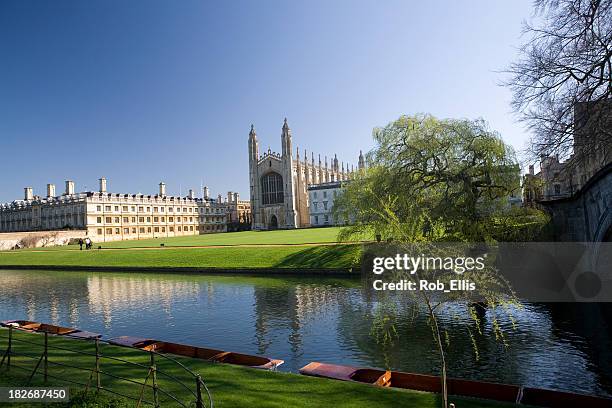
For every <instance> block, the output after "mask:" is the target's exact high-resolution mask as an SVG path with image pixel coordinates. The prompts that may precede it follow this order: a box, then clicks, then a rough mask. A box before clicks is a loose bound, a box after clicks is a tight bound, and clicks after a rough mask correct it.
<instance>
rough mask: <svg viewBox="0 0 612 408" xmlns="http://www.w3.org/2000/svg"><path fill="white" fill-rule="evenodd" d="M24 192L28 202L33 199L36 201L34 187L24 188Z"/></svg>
mask: <svg viewBox="0 0 612 408" xmlns="http://www.w3.org/2000/svg"><path fill="white" fill-rule="evenodd" d="M23 192H24V194H23V195H24V199H25V200H26V201H31V200H32V199H34V193H33V190H32V187H26V188H24V189H23Z"/></svg>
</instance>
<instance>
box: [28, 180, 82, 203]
mask: <svg viewBox="0 0 612 408" xmlns="http://www.w3.org/2000/svg"><path fill="white" fill-rule="evenodd" d="M23 190H24V199H25V200H26V201H30V200H33V199H34V190H33V189H32V187H26V188H24V189H23ZM64 194H65V195H72V194H74V181H72V180H66V191H65V192H64ZM47 197H48V198H51V197H55V184H47Z"/></svg>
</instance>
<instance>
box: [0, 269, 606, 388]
mask: <svg viewBox="0 0 612 408" xmlns="http://www.w3.org/2000/svg"><path fill="white" fill-rule="evenodd" d="M379 300H380V299H379V298H378V295H376V294H374V293H372V292H371V291H370V290H367V289H366V288H365V287H364V285H363V284H362V283H361V281H359V280H355V279H334V278H321V277H304V278H297V277H270V278H266V277H246V276H217V275H212V276H207V275H179V274H176V275H175V274H172V275H170V274H135V273H124V274H121V273H93V272H91V273H90V272H43V271H6V270H4V271H0V319H1V320H6V319H28V320H36V321H43V322H49V323H53V324H60V325H65V326H72V327H78V328H81V329H84V330H89V331H95V332H99V333H103V334H104V335H105V336H106V337H107V338H108V337H112V336H120V335H132V336H141V337H152V338H158V339H163V340H169V341H176V342H183V343H188V344H194V345H199V346H207V347H211V348H220V349H225V350H232V351H239V352H244V353H250V354H258V355H263V356H267V357H272V358H279V359H284V360H285V364H284V365H283V366H282V367H281V369H282V370H284V371H292V372H297V371H298V369H299V368H300V367H302V366H304V365H306V364H307V363H309V362H311V361H321V362H330V363H339V364H348V365H356V366H369V367H380V368H391V369H395V370H402V371H409V372H418V373H428V374H430V373H432V374H435V373H437V370H438V355H437V354H436V349H435V347H434V344H433V342H432V339H431V329H430V328H429V325H428V324H427V318H426V314H424V313H421V312H419V311H418V310H417V312H415V311H414V308H413V307H409V306H407V305H405V303H406V302H401V301H400V302H394V303H393V304H394V305H395V308H394V309H393V310H392V313H391V316H392V318H393V320H394V321H395V326H394V327H395V328H396V330H397V334H398V335H397V336H394V337H393V338H392V340H393V341H392V342H391V343H389V344H385V345H383V344H381V343H380V342H377V340H376V338H375V336H374V335H373V331H372V327H373V325H372V322H373V320H374V316H375V314H376V310H378V308H379V307H380V304H381V303H380V302H379ZM611 309H612V306H610V305H597V304H571V305H570V304H526V305H524V308H523V309H522V310H514V311H513V313H512V314H513V316H514V318H515V320H516V322H515V325H512V324H511V321H510V319H503V318H502V319H500V323H501V327H502V329H503V331H504V332H505V333H506V338H505V342H502V341H497V340H495V338H494V335H493V329H492V321H493V319H492V313H493V312H492V311H491V310H489V311H487V312H486V314H485V315H484V316H483V323H482V325H481V331H482V335H478V334H477V335H475V343H476V347H474V346H473V344H472V342H471V340H470V337H469V336H468V335H467V332H466V330H465V327H466V321H467V318H466V317H465V310H462V309H461V308H459V307H453V306H451V307H450V308H448V309H447V310H446V311H444V312H442V313H441V316H440V320H441V323H442V326H443V327H444V328H445V331H446V332H447V333H448V350H449V351H448V354H449V375H450V376H453V377H460V378H470V379H478V380H488V381H496V382H504V383H513V384H522V385H528V386H535V387H541V388H551V389H561V390H568V391H574V392H582V393H587V394H597V395H607V396H610V395H612V318H611V316H612V313H611V312H610V310H611ZM472 329H475V328H474V327H472ZM473 332H475V331H474V330H473ZM476 351H477V352H476Z"/></svg>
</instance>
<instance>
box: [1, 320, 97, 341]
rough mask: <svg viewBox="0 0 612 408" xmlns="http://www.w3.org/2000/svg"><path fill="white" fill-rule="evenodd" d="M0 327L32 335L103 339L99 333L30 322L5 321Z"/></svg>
mask: <svg viewBox="0 0 612 408" xmlns="http://www.w3.org/2000/svg"><path fill="white" fill-rule="evenodd" d="M0 325H2V326H4V327H12V328H14V329H17V330H22V331H27V332H31V333H49V334H55V335H58V336H67V337H74V338H79V339H95V338H99V337H101V335H100V334H98V333H92V332H88V331H83V330H79V329H75V328H73V327H62V326H56V325H54V324H47V323H40V322H32V321H29V320H5V321H2V322H0Z"/></svg>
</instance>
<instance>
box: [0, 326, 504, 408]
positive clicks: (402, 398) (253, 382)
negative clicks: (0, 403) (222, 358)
mask: <svg viewBox="0 0 612 408" xmlns="http://www.w3.org/2000/svg"><path fill="white" fill-rule="evenodd" d="M7 332H8V331H7V330H6V329H0V336H1V337H0V354H1V353H3V352H4V350H5V349H6V347H7V340H6V336H7ZM15 338H16V339H20V340H26V341H28V342H29V343H20V342H15V343H14V347H15V352H16V353H18V354H27V355H30V356H32V357H38V356H40V353H41V350H42V342H43V336H41V335H35V334H28V333H22V332H15ZM49 344H50V345H52V346H56V347H61V348H62V349H63V350H54V349H51V350H50V352H49V362H50V364H49V367H50V368H49V374H50V375H53V377H58V378H51V379H50V380H49V384H48V385H55V386H60V385H66V383H65V381H66V380H68V381H79V382H82V381H87V375H84V374H83V371H79V370H77V369H74V368H70V367H66V366H58V365H56V364H57V363H60V364H70V365H74V366H78V367H83V368H91V367H93V365H94V360H93V357H90V356H80V357H78V358H75V354H74V353H72V352H71V351H70V350H79V351H85V352H93V350H94V348H93V344H91V343H88V342H83V341H76V340H69V339H65V338H61V337H53V336H50V337H49ZM101 350H102V353H103V355H105V356H107V357H112V358H120V359H124V360H127V361H130V362H133V363H137V364H141V365H142V366H143V367H145V368H146V367H147V366H148V365H149V356H148V355H147V354H146V353H143V352H140V351H137V350H133V349H129V348H123V347H115V346H108V345H103V346H102V348H101ZM273 357H279V356H273ZM176 359H177V360H178V361H180V362H182V363H183V364H184V365H185V366H187V367H188V368H190V369H191V370H193V372H195V373H197V374H200V375H201V376H202V378H204V379H205V381H206V384H207V385H208V387H209V389H210V391H211V393H212V395H213V398H214V402H215V406H218V407H224V408H232V407H237V408H242V407H278V408H281V407H283V408H284V407H295V408H301V407H332V406H333V407H341V408H361V407H377V408H385V407H397V406H402V407H418V408H429V407H432V408H433V407H438V406H440V398H439V396H438V395H436V394H430V393H423V392H416V391H408V390H395V389H380V388H376V387H372V386H366V385H361V384H353V383H348V382H341V381H334V380H326V379H319V378H311V377H305V376H301V375H297V374H288V373H275V372H268V371H260V370H255V369H248V368H242V367H237V366H231V365H225V364H213V363H208V362H206V361H202V360H196V359H188V358H180V357H177V358H176ZM35 362H36V361H35V360H33V359H26V358H24V357H14V358H13V361H12V363H13V368H12V369H11V370H10V371H9V372H7V371H6V369H5V368H4V367H3V368H1V369H0V385H2V386H6V385H23V384H24V383H25V380H26V379H27V376H28V375H29V373H30V372H31V370H32V369H33V367H34V365H35ZM15 365H19V366H21V367H23V368H26V370H19V369H17V368H16V367H15ZM157 366H158V370H159V371H160V373H158V375H157V378H158V382H159V385H160V387H163V389H164V390H165V391H166V392H169V393H172V394H173V395H185V394H186V392H185V390H184V388H182V387H180V386H178V385H177V384H176V383H174V382H171V381H169V380H168V379H166V377H165V376H164V375H162V374H161V372H164V373H168V374H171V375H173V376H174V377H176V378H178V379H179V380H181V381H184V382H185V383H186V384H187V383H189V382H190V381H192V377H191V376H190V375H187V373H186V372H185V371H184V370H182V369H180V368H179V367H178V366H177V365H176V364H175V363H172V362H170V361H167V360H163V359H159V358H158V360H157ZM145 368H142V367H138V366H132V365H128V364H125V363H121V362H118V361H116V360H110V359H103V360H102V363H101V369H102V371H104V372H110V373H113V375H114V376H116V377H123V378H128V379H130V380H132V381H142V380H143V379H144V378H145V376H146V369H145ZM28 370H29V371H28ZM101 382H102V386H103V387H104V388H106V389H107V390H113V391H116V392H120V393H123V394H125V395H130V396H136V397H137V396H138V395H139V393H140V387H139V386H138V385H136V384H134V383H131V382H128V381H125V380H119V379H117V378H113V377H111V376H107V375H102V378H101ZM32 384H33V385H42V384H43V382H42V376H41V375H38V374H37V375H36V376H35V377H34V379H33V383H32ZM77 389H79V387H78V386H76V387H75V388H73V390H77ZM145 398H146V399H148V400H150V399H151V394H150V392H146V393H145ZM185 398H186V397H185ZM187 399H188V398H187ZM85 400H87V399H85ZM453 401H454V402H455V403H456V404H457V406H459V407H462V408H492V407H509V406H514V405H509V404H500V403H494V402H489V401H481V400H473V399H460V398H453ZM117 404H118V403H117ZM23 406H27V404H25V405H23ZM32 406H35V405H32ZM59 406H79V405H69V404H64V405H59ZM82 406H97V405H93V404H92V405H87V404H86V403H84V404H83V405H82ZM99 406H102V405H99ZM117 406H123V405H117ZM125 406H135V403H131V402H130V403H129V404H126V405H125ZM162 406H163V407H174V406H178V404H176V403H174V402H173V401H172V400H169V399H168V398H166V399H164V401H163V404H162Z"/></svg>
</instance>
